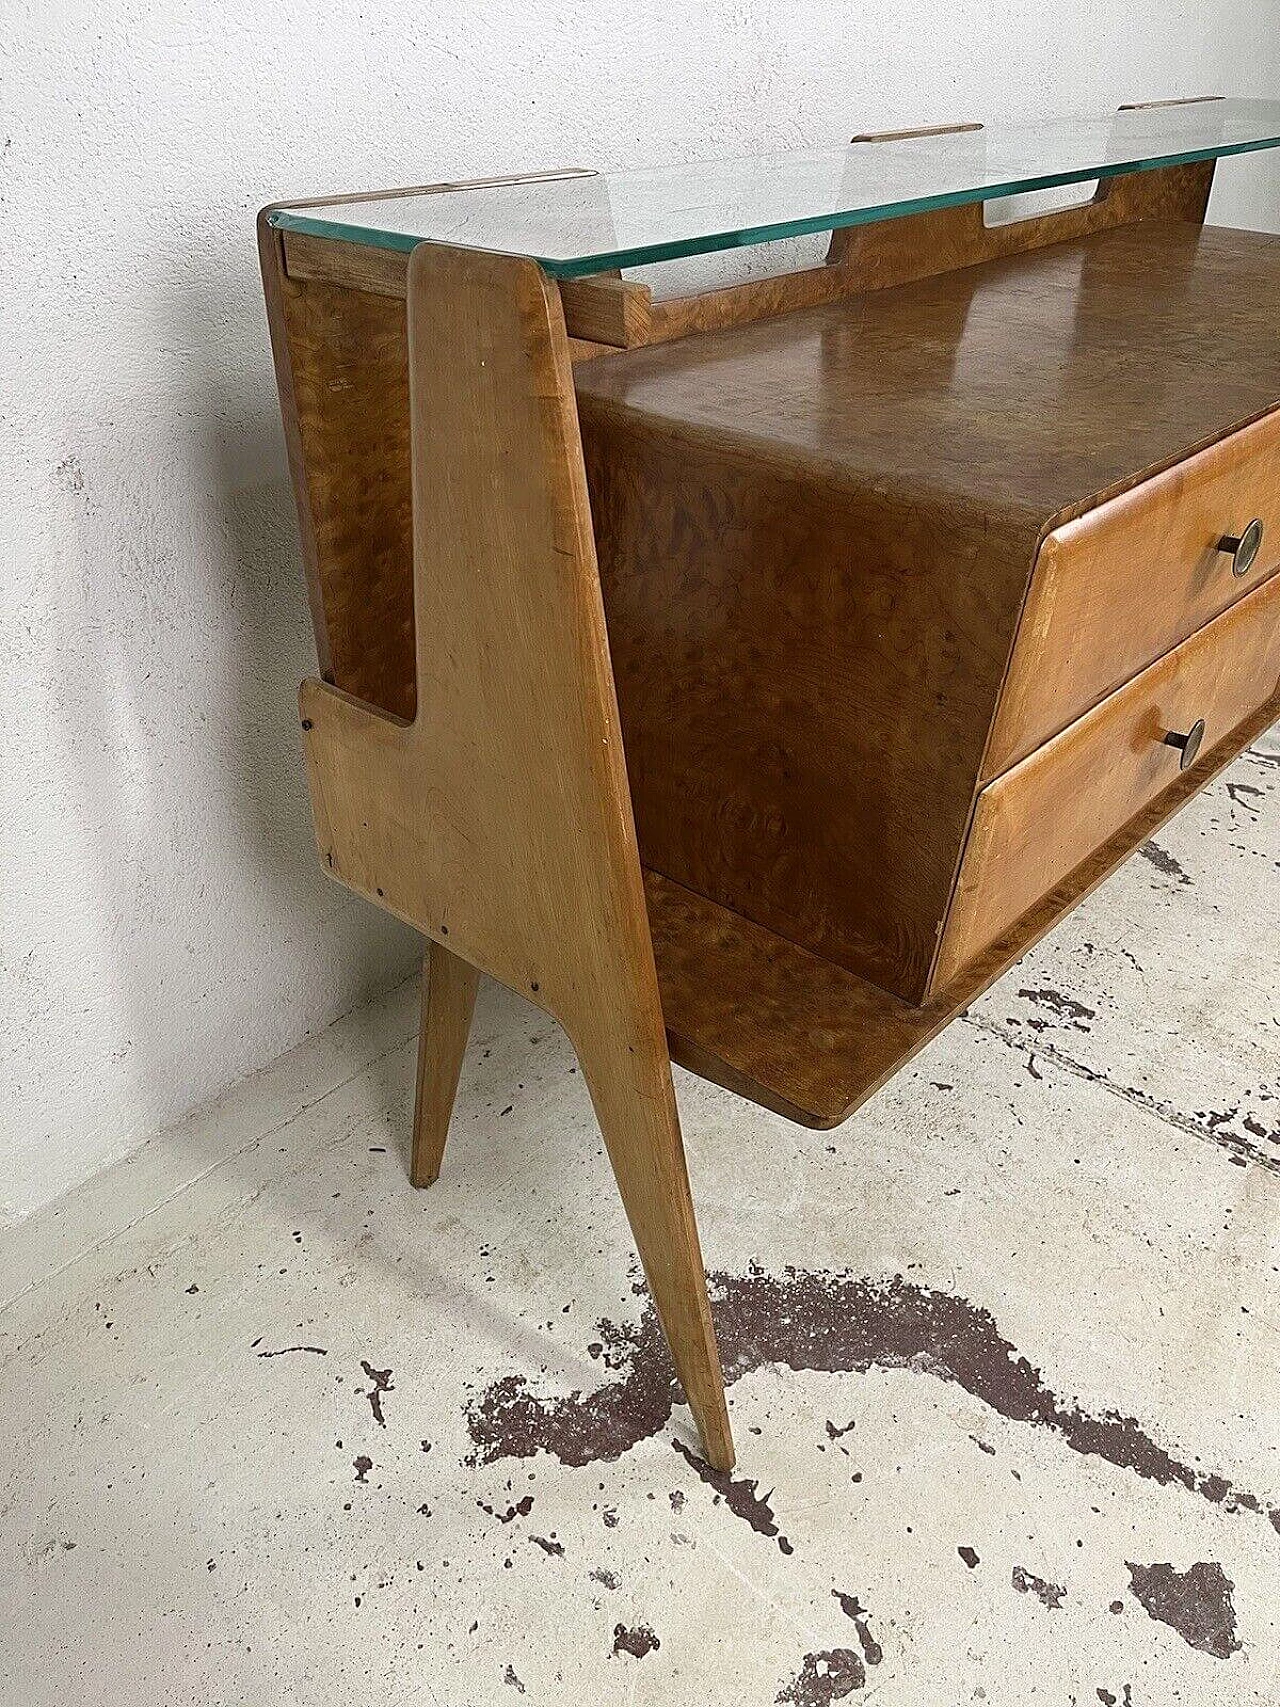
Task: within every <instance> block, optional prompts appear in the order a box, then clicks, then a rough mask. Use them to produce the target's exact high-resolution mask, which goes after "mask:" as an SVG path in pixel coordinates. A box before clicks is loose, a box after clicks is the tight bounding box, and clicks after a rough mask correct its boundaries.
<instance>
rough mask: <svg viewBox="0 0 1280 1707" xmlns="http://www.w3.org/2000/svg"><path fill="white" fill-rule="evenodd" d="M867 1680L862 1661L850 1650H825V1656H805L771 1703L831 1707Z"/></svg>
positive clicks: (794, 1706) (796, 1706)
mask: <svg viewBox="0 0 1280 1707" xmlns="http://www.w3.org/2000/svg"><path fill="white" fill-rule="evenodd" d="M866 1681H867V1674H866V1671H865V1669H864V1667H863V1664H862V1661H861V1660H860V1659H859V1658H858V1656H857V1654H855V1653H854V1651H853V1649H852V1648H828V1649H827V1650H826V1652H825V1653H821V1654H806V1655H805V1656H804V1660H803V1661H802V1663H801V1666H800V1670H799V1671H798V1672H797V1673H796V1675H795V1676H794V1677H793V1678H792V1679H791V1682H790V1683H789V1684H787V1686H786V1688H785V1689H782V1690H780V1691H779V1692H778V1694H777V1695H776V1696H775V1697H774V1700H775V1701H780V1702H786V1701H789V1702H791V1703H792V1707H830V1704H831V1702H833V1701H842V1700H843V1699H844V1697H845V1696H846V1695H852V1694H853V1692H854V1690H855V1689H861V1688H862V1686H863V1684H864V1683H865V1682H866Z"/></svg>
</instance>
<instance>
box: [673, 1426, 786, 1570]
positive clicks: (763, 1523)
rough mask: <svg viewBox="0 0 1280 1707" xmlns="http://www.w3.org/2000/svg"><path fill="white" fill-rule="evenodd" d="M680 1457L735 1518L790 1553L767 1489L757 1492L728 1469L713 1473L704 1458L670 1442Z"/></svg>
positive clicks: (756, 1485) (680, 1443) (678, 1442)
mask: <svg viewBox="0 0 1280 1707" xmlns="http://www.w3.org/2000/svg"><path fill="white" fill-rule="evenodd" d="M671 1444H672V1445H673V1446H674V1447H675V1449H676V1451H677V1452H678V1453H679V1454H680V1456H681V1457H682V1458H683V1459H685V1460H687V1462H688V1463H690V1464H692V1465H693V1467H694V1469H695V1470H696V1471H697V1472H698V1474H699V1476H701V1477H702V1480H703V1481H704V1482H705V1483H706V1484H707V1486H708V1487H709V1488H714V1489H715V1491H716V1493H717V1494H718V1495H719V1497H720V1498H721V1499H722V1500H723V1501H724V1503H725V1505H727V1506H728V1508H729V1510H730V1511H731V1512H732V1513H733V1515H734V1516H735V1517H740V1518H742V1519H744V1520H745V1522H747V1523H749V1524H750V1525H751V1527H752V1529H754V1530H755V1532H756V1534H757V1535H770V1536H774V1537H776V1539H777V1542H778V1546H779V1548H780V1549H781V1551H782V1552H784V1553H790V1552H791V1551H792V1546H791V1543H790V1542H789V1541H788V1540H787V1538H786V1536H785V1535H783V1534H781V1533H780V1532H779V1530H778V1521H777V1519H776V1518H775V1517H774V1515H773V1508H772V1506H770V1504H769V1501H770V1500H771V1499H772V1498H773V1492H772V1490H770V1492H769V1493H767V1494H758V1493H757V1492H756V1489H757V1487H758V1486H759V1483H758V1482H755V1481H752V1480H750V1479H749V1478H747V1477H737V1476H734V1475H733V1474H732V1472H731V1471H728V1470H714V1469H712V1467H711V1465H710V1464H708V1463H707V1461H706V1459H705V1458H700V1457H699V1456H698V1454H697V1453H696V1452H691V1451H690V1450H689V1448H688V1447H687V1446H686V1445H685V1444H684V1442H683V1441H682V1440H673V1441H672V1443H671Z"/></svg>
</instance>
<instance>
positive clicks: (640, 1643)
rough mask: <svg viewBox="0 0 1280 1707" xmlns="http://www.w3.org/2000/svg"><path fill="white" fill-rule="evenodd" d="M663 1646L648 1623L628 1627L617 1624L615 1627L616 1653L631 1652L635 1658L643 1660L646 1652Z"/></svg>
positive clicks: (614, 1647) (614, 1646) (614, 1644)
mask: <svg viewBox="0 0 1280 1707" xmlns="http://www.w3.org/2000/svg"><path fill="white" fill-rule="evenodd" d="M661 1646H662V1643H661V1642H660V1641H659V1640H658V1638H657V1637H656V1636H655V1635H654V1633H653V1631H652V1630H651V1629H650V1628H649V1626H648V1625H647V1624H637V1625H636V1626H635V1627H634V1628H628V1626H627V1625H625V1624H615V1625H614V1627H613V1651H614V1653H615V1654H630V1655H631V1657H632V1659H633V1660H642V1659H643V1658H644V1656H645V1655H646V1654H651V1653H653V1652H654V1651H655V1650H656V1649H658V1648H660V1647H661Z"/></svg>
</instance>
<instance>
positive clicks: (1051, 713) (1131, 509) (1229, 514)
mask: <svg viewBox="0 0 1280 1707" xmlns="http://www.w3.org/2000/svg"><path fill="white" fill-rule="evenodd" d="M1254 520H1257V521H1259V522H1261V524H1262V543H1261V547H1260V549H1259V550H1258V553H1257V555H1256V557H1255V558H1254V560H1253V563H1252V565H1251V566H1250V568H1249V569H1248V571H1247V572H1246V573H1245V574H1243V575H1238V574H1236V573H1235V569H1236V568H1238V567H1240V564H1239V563H1234V564H1233V558H1232V554H1231V553H1230V552H1228V551H1224V550H1221V549H1220V548H1219V547H1220V542H1221V541H1222V540H1223V539H1224V538H1230V537H1233V536H1236V537H1238V536H1240V535H1243V534H1244V532H1245V530H1246V528H1247V527H1248V526H1249V523H1250V522H1252V521H1254ZM1277 567H1280V412H1273V413H1272V414H1270V415H1265V416H1263V418H1262V419H1261V420H1259V421H1255V422H1254V423H1253V425H1252V426H1249V427H1244V428H1242V429H1241V430H1240V431H1239V432H1236V433H1232V434H1230V435H1229V436H1228V437H1227V438H1225V439H1220V440H1219V441H1218V443H1217V444H1214V445H1211V446H1210V447H1209V449H1208V450H1205V451H1201V452H1200V453H1199V454H1198V455H1196V456H1192V457H1188V458H1187V460H1186V461H1185V462H1181V463H1178V464H1177V465H1176V466H1175V467H1173V468H1171V469H1168V470H1166V471H1165V473H1163V474H1159V475H1156V476H1154V477H1153V478H1152V479H1150V480H1146V481H1143V482H1142V484H1141V485H1139V486H1135V487H1134V488H1133V489H1132V490H1131V491H1129V492H1125V493H1123V494H1122V495H1121V496H1120V497H1118V498H1112V499H1110V500H1109V501H1108V502H1107V503H1105V504H1100V505H1099V506H1098V507H1097V508H1096V509H1094V510H1090V511H1089V512H1088V514H1086V515H1083V516H1080V517H1078V518H1077V519H1076V520H1075V521H1071V522H1067V523H1065V524H1064V525H1063V526H1062V527H1059V528H1055V529H1054V530H1053V532H1052V533H1050V534H1049V535H1048V536H1047V538H1045V539H1044V540H1043V542H1042V543H1041V546H1040V550H1039V552H1038V553H1037V556H1036V562H1035V567H1034V570H1033V572H1032V577H1031V585H1030V588H1029V591H1028V595H1027V602H1026V606H1025V608H1024V610H1023V613H1022V618H1021V621H1020V623H1019V625H1018V633H1017V638H1016V640H1015V642H1014V647H1013V653H1012V657H1011V659H1010V664H1009V671H1008V676H1007V679H1006V681H1005V686H1004V692H1003V694H1002V695H1001V700H1000V706H999V710H998V711H997V713H996V719H995V726H994V728H993V730H992V734H991V740H990V742H989V744H988V748H987V755H986V760H985V762H984V765H983V775H984V776H986V777H992V776H999V775H1000V774H1001V773H1002V772H1003V771H1006V770H1007V769H1008V768H1009V766H1010V765H1012V764H1015V763H1016V762H1017V761H1018V760H1019V759H1022V758H1025V757H1026V755H1027V754H1028V753H1030V752H1032V751H1034V750H1035V748H1037V747H1039V746H1040V745H1041V743H1042V742H1044V741H1046V740H1048V739H1049V737H1050V736H1051V735H1054V734H1056V733H1057V732H1058V730H1060V729H1065V728H1066V726H1067V724H1068V723H1070V722H1071V721H1072V719H1073V718H1076V717H1079V716H1080V714H1081V713H1082V712H1084V711H1087V710H1088V709H1089V707H1090V706H1092V705H1096V704H1097V703H1098V701H1099V700H1100V699H1103V698H1104V697H1105V696H1106V695H1107V694H1109V693H1111V692H1112V691H1113V690H1114V689H1116V688H1118V687H1119V686H1120V684H1121V683H1122V682H1127V681H1128V680H1129V678H1130V677H1131V676H1133V675H1136V674H1137V672H1138V671H1139V670H1141V669H1145V667H1146V666H1147V665H1148V664H1150V663H1151V662H1152V660H1153V659H1155V658H1159V657H1162V656H1163V655H1164V653H1166V652H1168V651H1169V650H1170V648H1171V647H1174V646H1176V645H1178V644H1179V642H1181V641H1183V640H1185V639H1186V638H1187V636H1188V635H1191V634H1194V633H1195V631H1196V630H1197V629H1198V628H1200V627H1202V626H1203V624H1204V623H1206V622H1209V621H1211V620H1212V618H1214V617H1215V616H1217V615H1219V614H1220V613H1221V612H1222V611H1224V610H1226V609H1227V608H1228V607H1229V606H1230V605H1233V604H1234V603H1235V602H1236V601H1237V600H1238V599H1241V598H1243V597H1244V596H1245V595H1246V594H1248V593H1250V592H1251V591H1252V590H1253V589H1254V588H1255V587H1257V586H1258V585H1259V583H1260V582H1262V581H1263V580H1265V579H1266V578H1267V577H1268V576H1269V575H1271V574H1272V573H1273V572H1274V571H1275V569H1276V568H1277Z"/></svg>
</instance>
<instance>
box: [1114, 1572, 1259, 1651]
mask: <svg viewBox="0 0 1280 1707" xmlns="http://www.w3.org/2000/svg"><path fill="white" fill-rule="evenodd" d="M1129 1579H1130V1587H1131V1588H1132V1589H1133V1592H1134V1595H1135V1597H1136V1598H1137V1600H1138V1603H1139V1604H1140V1605H1141V1606H1142V1607H1143V1608H1144V1610H1145V1611H1146V1612H1147V1613H1148V1614H1149V1615H1150V1616H1151V1617H1152V1618H1155V1619H1157V1620H1158V1621H1159V1622H1160V1623H1161V1624H1167V1625H1169V1627H1170V1629H1173V1630H1176V1631H1177V1632H1178V1634H1179V1635H1180V1636H1181V1637H1182V1639H1183V1641H1184V1642H1187V1643H1189V1644H1190V1645H1191V1647H1193V1648H1198V1649H1199V1650H1200V1652H1201V1653H1204V1654H1212V1655H1213V1656H1214V1658H1215V1659H1219V1660H1226V1659H1230V1658H1231V1656H1232V1654H1234V1653H1238V1652H1239V1649H1240V1643H1239V1642H1238V1641H1237V1640H1236V1609H1235V1606H1234V1604H1233V1602H1232V1599H1231V1591H1232V1589H1234V1587H1235V1584H1234V1583H1233V1582H1232V1581H1231V1578H1230V1577H1229V1576H1227V1575H1226V1573H1225V1572H1224V1571H1223V1569H1222V1566H1221V1565H1215V1564H1209V1563H1206V1562H1205V1561H1204V1560H1201V1561H1200V1563H1199V1564H1195V1565H1192V1566H1190V1567H1189V1569H1187V1570H1185V1571H1179V1570H1177V1569H1176V1568H1175V1567H1174V1566H1173V1565H1134V1564H1130V1566H1129Z"/></svg>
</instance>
